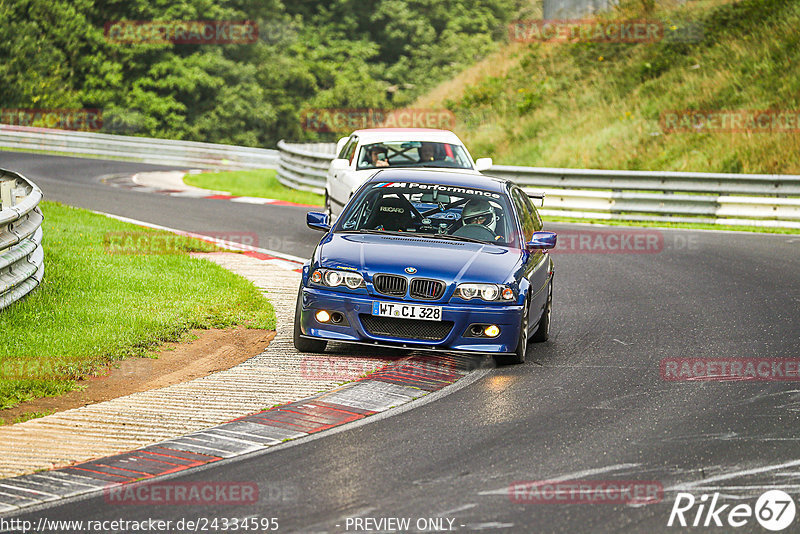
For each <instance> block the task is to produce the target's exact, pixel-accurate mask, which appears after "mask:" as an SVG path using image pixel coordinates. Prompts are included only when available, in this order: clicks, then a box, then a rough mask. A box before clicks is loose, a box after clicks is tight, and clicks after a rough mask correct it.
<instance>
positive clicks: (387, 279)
mask: <svg viewBox="0 0 800 534" xmlns="http://www.w3.org/2000/svg"><path fill="white" fill-rule="evenodd" d="M372 285H374V286H375V291H377V292H378V293H382V294H384V295H389V296H392V297H405V296H406V287H408V280H406V279H405V277H403V276H397V275H396V274H376V275H375V276H374V277H372Z"/></svg>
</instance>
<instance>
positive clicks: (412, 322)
mask: <svg viewBox="0 0 800 534" xmlns="http://www.w3.org/2000/svg"><path fill="white" fill-rule="evenodd" d="M359 318H360V319H361V325H362V326H363V327H364V330H366V331H367V332H368V333H369V334H371V335H373V336H383V337H396V338H399V339H409V340H414V339H416V340H424V341H441V340H443V339H444V338H446V337H447V336H448V334H450V331H451V330H452V329H453V321H418V320H416V319H395V318H393V317H378V316H375V315H367V314H365V313H362V314H361V315H359Z"/></svg>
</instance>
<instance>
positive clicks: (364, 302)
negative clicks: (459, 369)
mask: <svg viewBox="0 0 800 534" xmlns="http://www.w3.org/2000/svg"><path fill="white" fill-rule="evenodd" d="M302 292H303V297H302V308H301V312H300V329H301V331H302V334H303V335H305V336H307V337H313V338H316V339H326V340H329V341H341V342H345V343H347V342H350V343H369V344H377V345H388V346H396V347H406V348H414V349H427V350H444V351H469V352H477V353H492V354H497V353H510V352H513V351H514V350H516V348H517V341H518V339H519V327H520V319H521V314H522V306H520V305H518V304H516V303H515V304H512V305H500V304H477V303H476V304H471V303H469V304H467V303H463V304H462V303H459V304H450V303H444V304H440V303H436V302H423V301H414V302H409V301H398V300H392V299H382V298H379V297H373V296H371V295H365V294H358V295H355V294H354V295H349V294H346V293H342V292H336V291H329V290H326V289H321V288H315V287H314V288H311V287H303V289H302ZM375 301H383V302H393V303H403V304H419V305H425V306H441V307H442V323H443V324H431V323H433V322H432V321H418V322H413V323H409V322H408V321H414V320H413V319H407V320H405V325H403V326H405V328H398V329H397V333H396V334H395V335H391V334H388V333H386V331H392V330H394V328H393V323H392V321H398V320H396V319H390V318H387V319H382V320H380V322H381V323H382V327H383V328H382V330H383V332H382V333H376V328H375V325H374V324H370V321H371V319H370V318H371V317H372V304H373V302H375ZM319 310H326V311H328V312H329V313H332V312H340V313H341V314H342V315H343V316H344V317H345V321H343V322H342V324H340V325H336V324H331V323H320V322H318V321H317V320H316V318H315V314H316V312H317V311H319ZM365 322H366V323H367V324H365ZM372 322H373V323H374V322H375V321H374V320H372ZM345 323H346V324H345ZM450 323H452V327H451V328H449V332H448V331H447V325H448V324H450ZM473 324H494V325H497V326H499V327H500V334H499V335H498V336H497V337H494V338H489V337H471V336H470V335H469V332H468V329H469V328H470V326H471V325H473ZM417 325H419V327H418V328H414V327H416V326H417ZM370 329H371V330H372V331H371V332H370ZM378 330H381V328H379V329H378ZM413 331H417V332H419V333H422V332H427V335H428V336H429V337H430V336H434V337H439V336H440V334H441V335H444V337H443V338H442V339H440V340H436V339H420V338H419V337H416V336H417V334H415V333H413ZM432 332H434V333H432ZM397 334H402V337H398V335H397ZM423 335H424V334H423Z"/></svg>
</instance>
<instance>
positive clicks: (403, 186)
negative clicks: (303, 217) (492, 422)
mask: <svg viewBox="0 0 800 534" xmlns="http://www.w3.org/2000/svg"><path fill="white" fill-rule="evenodd" d="M307 223H308V226H309V227H311V228H314V229H316V230H321V231H324V232H325V236H324V237H323V238H322V240H321V241H320V242H319V245H317V248H316V249H315V250H314V254H313V256H312V257H311V259H310V260H309V261H308V262H306V264H305V265H304V266H303V280H302V284H301V286H300V291H299V294H298V296H297V306H296V309H295V320H294V344H295V347H296V348H297V350H299V351H301V352H323V351H324V350H325V346H326V343H327V342H328V341H338V342H345V343H357V344H367V345H372V346H388V347H395V348H407V349H414V350H433V351H448V352H452V351H458V352H471V353H483V354H492V355H493V356H495V358H496V360H497V361H498V362H499V363H522V362H524V361H525V353H526V350H527V347H528V341H529V340H533V341H546V340H547V337H548V332H549V330H550V314H551V310H552V305H553V304H552V303H553V261H552V260H551V258H550V254H549V253H548V250H547V249H551V248H553V247H554V246H555V244H556V234H554V233H552V232H543V231H541V230H542V220H541V218H540V217H539V213H538V212H537V211H536V208H535V207H534V206H533V203H532V202H531V200H530V199H529V198H528V196H527V195H526V194H525V193H524V192H523V191H522V189H520V188H519V187H518V186H517V185H515V184H514V183H513V182H510V181H508V180H502V179H498V178H491V177H488V176H481V175H476V174H465V173H464V174H462V173H457V172H450V171H435V170H411V169H391V170H389V169H387V170H382V171H379V172H377V173H376V174H375V175H373V176H372V177H371V178H370V179H368V180H367V181H366V182H365V183H364V184H363V185H362V186H361V188H360V189H359V190H358V191H356V192H355V194H354V195H353V196H352V197H351V199H350V201H349V202H348V203H347V205H346V206H345V208H344V210H343V211H342V214H341V216H340V217H339V218H338V220H337V221H336V223H335V224H334V225H332V226H331V224H330V222H329V219H328V216H327V215H326V214H324V213H314V212H312V213H309V214H308V215H307Z"/></svg>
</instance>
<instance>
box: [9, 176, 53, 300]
mask: <svg viewBox="0 0 800 534" xmlns="http://www.w3.org/2000/svg"><path fill="white" fill-rule="evenodd" d="M41 199H42V191H41V190H40V189H39V188H38V187H37V186H36V184H34V183H33V182H30V181H28V180H27V179H26V178H25V177H23V176H22V175H20V174H17V173H15V172H10V171H6V170H3V169H0V310H2V309H3V308H5V307H6V306H8V305H9V304H11V303H13V302H16V301H17V300H19V299H21V298H22V297H24V296H25V295H27V294H28V293H30V292H31V291H33V290H34V289H35V288H36V287H37V286H38V285H39V284H40V283H41V281H42V278H43V277H44V251H43V250H42V221H43V220H44V218H43V217H42V212H41V211H40V210H39V201H40V200H41Z"/></svg>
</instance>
